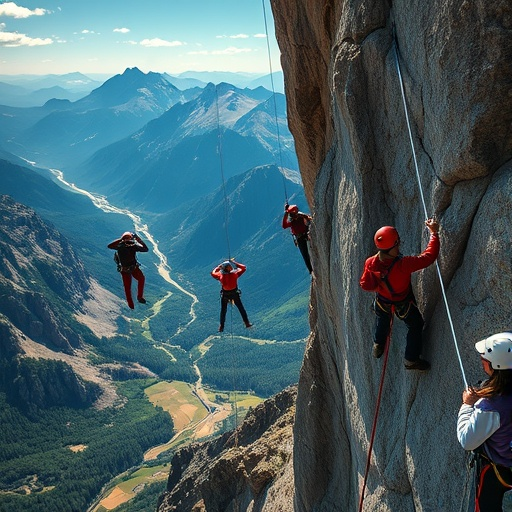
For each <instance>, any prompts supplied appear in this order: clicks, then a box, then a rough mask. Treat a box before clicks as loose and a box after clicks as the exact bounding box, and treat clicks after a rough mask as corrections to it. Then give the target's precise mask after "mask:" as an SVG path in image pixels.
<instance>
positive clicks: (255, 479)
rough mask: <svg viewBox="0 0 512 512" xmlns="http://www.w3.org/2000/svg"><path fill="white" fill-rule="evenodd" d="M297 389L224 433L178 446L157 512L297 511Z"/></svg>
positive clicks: (264, 405)
mask: <svg viewBox="0 0 512 512" xmlns="http://www.w3.org/2000/svg"><path fill="white" fill-rule="evenodd" d="M295 398H296V389H294V388H288V389H286V390H284V391H282V392H281V393H279V394H277V395H276V396H274V397H272V398H270V399H268V400H266V401H265V402H264V403H262V404H260V405H258V406H257V407H256V408H255V409H254V410H251V411H249V412H248V413H247V416H246V418H245V420H244V421H243V423H242V424H241V425H240V426H239V427H238V428H237V429H235V430H234V431H231V432H227V433H225V434H223V435H222V436H221V437H219V438H217V439H215V440H213V441H209V442H205V443H200V444H195V445H189V446H187V447H186V448H183V449H181V450H179V451H178V452H177V453H176V455H175V456H174V457H173V459H172V463H171V471H170V474H169V480H168V482H167V492H166V493H165V494H164V495H163V496H162V497H161V499H160V503H159V506H158V512H172V511H176V512H181V511H185V510H189V511H192V510H193V511H195V512H206V511H208V512H221V511H224V510H252V511H255V512H256V511H260V512H285V511H287V510H292V501H293V472H292V461H291V453H292V425H293V417H294V412H295V407H294V404H295Z"/></svg>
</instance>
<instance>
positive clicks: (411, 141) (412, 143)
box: [393, 30, 469, 389]
mask: <svg viewBox="0 0 512 512" xmlns="http://www.w3.org/2000/svg"><path fill="white" fill-rule="evenodd" d="M393 43H394V44H393V48H394V51H395V63H396V70H397V74H398V79H399V83H400V92H401V95H402V103H403V106H404V113H405V120H406V123H407V130H408V133H409V141H410V144H411V150H412V156H413V161H414V169H415V171H416V179H417V181H418V187H419V191H420V197H421V202H422V204H423V211H424V213H425V218H427V219H428V218H429V216H428V212H427V206H426V204H425V197H424V194H423V187H422V185H421V178H420V172H419V168H418V161H417V159H416V149H415V147H414V140H413V137H412V131H411V123H410V121H409V112H408V109H407V101H406V97H405V90H404V83H403V78H402V73H401V70H400V62H399V54H398V43H397V40H396V34H395V33H394V30H393ZM436 269H437V275H438V277H439V284H440V285H441V292H442V295H443V301H444V304H445V307H446V313H447V315H448V321H449V323H450V328H451V331H452V336H453V342H454V345H455V352H456V354H457V358H458V360H459V366H460V370H461V373H462V379H463V380H464V386H465V387H466V389H468V387H469V386H468V381H467V380H466V374H465V372H464V366H463V364H462V358H461V356H460V351H459V346H458V343H457V337H456V335H455V328H454V327H453V321H452V316H451V313H450V307H449V306H448V299H447V297H446V291H445V289H444V283H443V276H442V275H441V270H440V268H439V263H438V262H437V261H436Z"/></svg>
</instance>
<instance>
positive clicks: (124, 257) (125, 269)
mask: <svg viewBox="0 0 512 512" xmlns="http://www.w3.org/2000/svg"><path fill="white" fill-rule="evenodd" d="M107 247H108V248H109V249H113V250H114V251H117V252H116V255H115V257H114V259H115V260H116V262H117V270H118V271H119V272H121V277H122V278H123V285H124V292H125V295H126V302H128V307H130V308H131V309H134V308H135V305H134V304H133V298H132V277H133V278H134V279H135V280H136V281H137V301H138V302H140V303H141V304H146V299H145V298H144V283H145V281H146V278H145V277H144V274H143V273H142V270H141V269H140V268H139V267H140V264H139V262H138V261H137V253H138V252H148V246H147V245H146V244H145V243H144V242H143V241H142V240H141V239H140V237H139V236H138V235H135V234H133V233H130V232H129V231H127V232H126V233H123V235H122V236H121V238H118V239H116V240H114V241H113V242H111V243H110V244H108V246H107Z"/></svg>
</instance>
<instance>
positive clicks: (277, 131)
mask: <svg viewBox="0 0 512 512" xmlns="http://www.w3.org/2000/svg"><path fill="white" fill-rule="evenodd" d="M261 5H262V7H263V20H264V22H265V35H266V38H267V55H268V67H269V70H270V84H271V86H272V99H273V103H274V119H275V123H276V135H277V147H278V149H279V162H280V166H281V167H280V169H281V176H282V179H283V187H284V199H285V202H286V203H288V192H287V190H286V178H285V176H284V166H283V153H282V151H281V134H280V132H279V120H278V117H277V102H276V89H275V87H274V73H273V70H272V56H271V52H270V40H269V37H268V23H267V11H266V8H265V0H261Z"/></svg>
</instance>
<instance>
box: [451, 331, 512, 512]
mask: <svg viewBox="0 0 512 512" xmlns="http://www.w3.org/2000/svg"><path fill="white" fill-rule="evenodd" d="M475 348H476V351H477V352H478V353H479V354H480V358H481V360H482V367H483V370H484V372H485V373H486V374H487V375H488V376H489V379H487V380H486V381H484V382H483V383H481V384H480V385H479V386H478V387H471V386H469V387H468V388H467V389H466V390H464V392H463V393H462V402H463V403H462V405H461V407H460V410H459V416H458V419H457V438H458V440H459V442H460V444H461V446H462V447H463V448H464V449H465V450H474V453H475V460H476V468H477V471H476V493H475V510H476V511H477V512H480V511H481V512H501V511H502V510H510V509H509V508H508V507H505V499H504V496H505V493H506V492H507V491H509V493H508V494H510V492H512V491H511V489H512V472H511V469H512V414H511V411H512V332H502V333H499V334H495V335H494V336H491V337H489V338H487V339H484V340H482V341H479V342H477V343H476V344H475ZM507 497H508V496H507ZM507 501H508V500H507ZM509 506H510V504H509Z"/></svg>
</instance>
